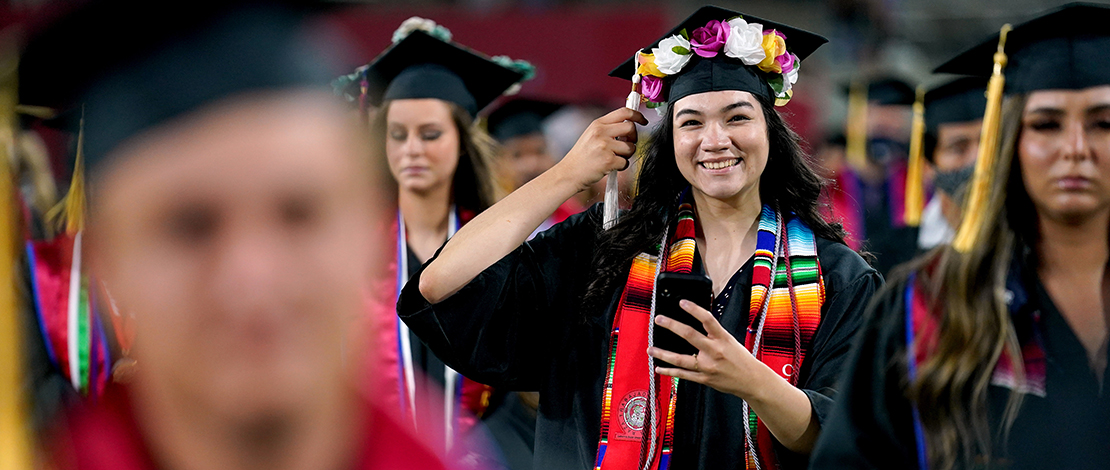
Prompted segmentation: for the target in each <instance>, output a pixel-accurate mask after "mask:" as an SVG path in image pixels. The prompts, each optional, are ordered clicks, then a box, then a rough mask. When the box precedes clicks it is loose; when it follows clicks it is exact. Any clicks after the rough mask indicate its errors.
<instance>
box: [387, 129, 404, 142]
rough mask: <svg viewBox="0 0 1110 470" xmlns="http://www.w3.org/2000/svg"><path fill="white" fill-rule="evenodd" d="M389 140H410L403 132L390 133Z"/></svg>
mask: <svg viewBox="0 0 1110 470" xmlns="http://www.w3.org/2000/svg"><path fill="white" fill-rule="evenodd" d="M389 138H390V139H393V140H399V141H403V140H405V139H406V138H408V136H407V135H405V133H404V132H402V131H392V132H390V133H389Z"/></svg>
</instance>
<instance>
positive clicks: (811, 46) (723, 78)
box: [609, 5, 829, 102]
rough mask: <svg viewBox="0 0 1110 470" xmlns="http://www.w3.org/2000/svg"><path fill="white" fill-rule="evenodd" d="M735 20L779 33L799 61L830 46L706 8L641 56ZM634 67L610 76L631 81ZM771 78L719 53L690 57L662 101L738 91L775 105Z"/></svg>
mask: <svg viewBox="0 0 1110 470" xmlns="http://www.w3.org/2000/svg"><path fill="white" fill-rule="evenodd" d="M738 16H739V17H742V18H744V20H745V21H747V22H748V23H759V24H762V25H763V29H764V30H765V31H766V30H770V29H773V30H776V31H778V32H780V33H782V34H783V35H784V36H785V37H786V49H787V51H788V52H790V53H793V54H794V55H796V56H798V60H799V61H801V60H805V58H806V57H809V55H810V54H812V53H813V51H816V50H817V48H818V47H821V45H822V44H825V43H826V42H829V40H828V39H825V38H824V37H821V36H819V35H817V34H814V33H811V32H809V31H804V30H801V29H798V28H795V27H792V26H788V25H785V24H782V23H776V22H774V21H768V20H765V19H762V18H758V17H755V16H751V15H745V14H742V13H740V12H737V11H734V10H729V9H726V8H721V7H718V6H713V5H709V6H704V7H701V8H699V9H698V10H697V11H695V12H694V13H693V14H691V15H690V16H689V17H687V18H686V19H685V20H682V22H681V23H679V24H678V26H675V27H674V29H672V30H670V31H669V32H667V34H664V35H663V36H662V37H660V38H659V39H657V40H656V41H655V42H653V43H651V45H649V46H647V47H645V48H644V49H643V50H642V52H643V53H645V54H647V53H650V52H651V49H652V48H655V47H659V43H660V42H662V41H663V40H664V39H667V38H669V37H671V36H674V35H677V34H681V32H682V31H683V30H685V31H686V32H687V33H689V32H692V31H694V30H695V29H697V28H700V27H702V26H705V25H706V23H708V22H709V21H712V20H717V21H727V20H730V19H732V18H736V17H738ZM636 67H637V64H636V62H635V58H630V59H628V60H626V61H624V62H623V63H622V64H620V65H619V66H617V68H615V69H613V70H612V71H611V72H609V76H610V77H617V78H621V79H624V80H631V79H632V75H633V74H634V73H635V72H636ZM770 78H771V76H770V75H768V74H767V73H764V72H763V71H761V70H759V69H758V68H757V67H755V66H748V65H744V64H743V63H742V62H740V61H739V60H737V59H733V58H730V57H727V56H726V55H725V54H723V53H719V54H717V55H716V56H715V57H712V58H703V57H701V56H698V55H697V54H692V57H691V58H690V62H689V63H687V64H686V66H685V67H684V68H683V69H682V71H681V72H679V73H678V74H676V75H674V76H672V77H667V78H666V81H667V82H668V86H667V87H665V88H664V94H665V95H666V96H665V97H664V101H668V102H674V101H677V100H678V99H680V98H683V97H685V96H689V95H694V94H698V93H705V92H708V91H722V90H741V91H747V92H749V93H752V94H755V95H759V96H762V97H764V98H766V99H768V100H770V101H771V102H774V101H775V93H774V91H773V90H772V89H771V85H770V84H769V83H768V82H767V80H768V79H770Z"/></svg>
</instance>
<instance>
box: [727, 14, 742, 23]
mask: <svg viewBox="0 0 1110 470" xmlns="http://www.w3.org/2000/svg"><path fill="white" fill-rule="evenodd" d="M737 18H739V19H744V15H736V16H734V17H732V18H729V19H727V20H725V23H728V22H729V21H732V20H735V19H737Z"/></svg>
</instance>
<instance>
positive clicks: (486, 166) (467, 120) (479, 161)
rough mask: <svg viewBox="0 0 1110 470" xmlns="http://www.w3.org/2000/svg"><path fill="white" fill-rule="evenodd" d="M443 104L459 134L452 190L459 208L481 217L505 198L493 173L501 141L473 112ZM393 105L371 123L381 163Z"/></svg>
mask: <svg viewBox="0 0 1110 470" xmlns="http://www.w3.org/2000/svg"><path fill="white" fill-rule="evenodd" d="M443 103H444V104H446V105H447V107H448V108H450V110H451V120H452V122H453V123H454V124H455V129H456V130H457V131H458V133H459V165H458V167H456V168H455V175H454V176H453V178H452V180H451V191H452V194H453V196H454V198H455V204H456V205H457V206H458V207H460V208H463V209H467V210H470V211H473V212H474V213H475V214H477V213H479V212H482V211H484V210H486V209H488V208H489V206H491V205H493V203H494V202H497V200H498V199H499V198H500V197H499V196H501V194H499V193H498V189H497V188H498V187H499V185H498V184H497V182H496V180H495V176H494V173H493V161H494V160H493V159H494V156H495V155H497V141H495V140H493V137H490V135H489V134H488V133H486V131H485V129H482V128H481V126H479V125H477V123H476V121H475V120H474V118H472V117H470V113H468V112H467V111H466V110H465V109H463V108H462V107H461V106H459V105H457V104H455V103H451V102H449V101H444V102H443ZM392 104H393V102H392V101H386V102H385V103H382V106H381V107H380V108H379V109H378V110H377V112H376V113H375V115H374V118H373V120H372V121H371V124H370V135H371V137H372V138H373V141H372V143H371V144H372V146H373V152H374V154H375V155H374V157H375V158H376V159H378V161H381V162H385V161H386V160H385V158H386V156H385V139H386V127H387V126H388V125H389V119H388V117H389V107H390V105H392ZM387 174H388V171H387ZM394 183H396V182H394ZM394 193H396V191H394Z"/></svg>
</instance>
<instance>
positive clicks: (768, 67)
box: [757, 31, 786, 73]
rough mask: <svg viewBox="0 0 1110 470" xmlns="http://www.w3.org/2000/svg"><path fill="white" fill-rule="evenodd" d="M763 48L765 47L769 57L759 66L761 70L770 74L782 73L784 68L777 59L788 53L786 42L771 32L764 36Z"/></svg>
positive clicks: (764, 49)
mask: <svg viewBox="0 0 1110 470" xmlns="http://www.w3.org/2000/svg"><path fill="white" fill-rule="evenodd" d="M761 46H763V52H765V53H767V57H765V58H764V59H763V61H762V62H760V63H759V64H758V65H757V67H759V70H762V71H764V72H769V73H782V66H781V65H779V63H778V62H777V61H775V59H777V58H778V56H780V55H783V54H785V53H786V40H784V39H783V38H782V36H779V35H778V34H775V32H774V31H771V32H769V33H767V34H764V35H763V43H762V44H761Z"/></svg>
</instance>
